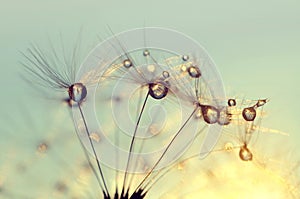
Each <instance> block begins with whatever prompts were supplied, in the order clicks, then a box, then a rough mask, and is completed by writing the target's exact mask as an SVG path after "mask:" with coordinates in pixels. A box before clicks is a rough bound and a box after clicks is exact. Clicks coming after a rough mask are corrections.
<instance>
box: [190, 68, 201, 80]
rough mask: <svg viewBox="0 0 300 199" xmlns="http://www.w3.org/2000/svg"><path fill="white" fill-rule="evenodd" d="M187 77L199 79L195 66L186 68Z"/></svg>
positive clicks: (198, 71)
mask: <svg viewBox="0 0 300 199" xmlns="http://www.w3.org/2000/svg"><path fill="white" fill-rule="evenodd" d="M188 72H189V75H190V76H191V77H193V78H199V77H200V76H201V72H200V69H199V68H198V67H197V66H190V67H189V68H188Z"/></svg>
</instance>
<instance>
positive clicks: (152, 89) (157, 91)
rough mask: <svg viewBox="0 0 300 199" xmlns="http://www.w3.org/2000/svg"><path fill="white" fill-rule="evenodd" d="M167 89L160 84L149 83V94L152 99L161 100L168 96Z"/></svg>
mask: <svg viewBox="0 0 300 199" xmlns="http://www.w3.org/2000/svg"><path fill="white" fill-rule="evenodd" d="M168 91H169V89H168V88H167V87H166V86H165V85H163V84H162V83H160V82H158V83H150V84H149V94H150V95H151V97H153V98H154V99H162V98H164V97H165V96H166V95H167V94H168Z"/></svg>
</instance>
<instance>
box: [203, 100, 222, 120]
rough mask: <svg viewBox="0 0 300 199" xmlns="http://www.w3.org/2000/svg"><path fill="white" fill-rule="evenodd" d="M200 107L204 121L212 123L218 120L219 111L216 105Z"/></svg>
mask: <svg viewBox="0 0 300 199" xmlns="http://www.w3.org/2000/svg"><path fill="white" fill-rule="evenodd" d="M200 107H201V112H202V116H203V119H204V121H205V122H207V123H208V124H214V123H216V122H217V121H218V119H219V117H220V112H219V110H218V109H217V108H216V107H214V106H210V105H200Z"/></svg>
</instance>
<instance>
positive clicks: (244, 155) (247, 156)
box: [239, 145, 253, 161]
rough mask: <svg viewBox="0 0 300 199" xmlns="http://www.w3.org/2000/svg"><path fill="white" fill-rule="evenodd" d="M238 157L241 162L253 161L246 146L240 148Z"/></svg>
mask: <svg viewBox="0 0 300 199" xmlns="http://www.w3.org/2000/svg"><path fill="white" fill-rule="evenodd" d="M239 156H240V158H241V160H243V161H251V160H252V159H253V154H252V152H251V151H250V150H249V149H248V148H247V146H246V145H244V146H242V147H241V148H240V152H239Z"/></svg>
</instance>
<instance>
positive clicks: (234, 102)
mask: <svg viewBox="0 0 300 199" xmlns="http://www.w3.org/2000/svg"><path fill="white" fill-rule="evenodd" d="M227 103H228V106H235V105H236V101H235V99H228V102H227Z"/></svg>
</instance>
